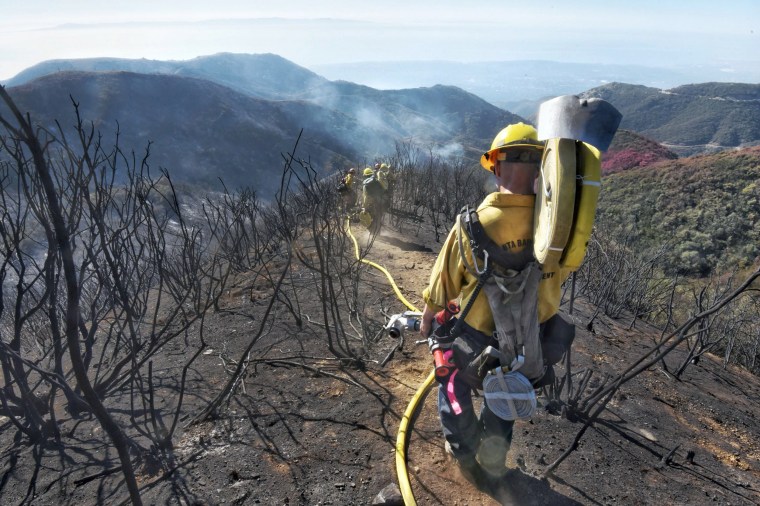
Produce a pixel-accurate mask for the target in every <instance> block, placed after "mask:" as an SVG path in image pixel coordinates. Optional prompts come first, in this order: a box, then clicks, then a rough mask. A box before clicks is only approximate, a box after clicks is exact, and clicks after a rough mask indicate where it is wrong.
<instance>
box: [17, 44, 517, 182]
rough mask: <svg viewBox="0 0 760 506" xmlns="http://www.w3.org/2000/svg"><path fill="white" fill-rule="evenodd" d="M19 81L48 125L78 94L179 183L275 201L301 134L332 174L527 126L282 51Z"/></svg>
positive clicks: (53, 66)
mask: <svg viewBox="0 0 760 506" xmlns="http://www.w3.org/2000/svg"><path fill="white" fill-rule="evenodd" d="M75 68H84V69H85V70H84V71H81V70H72V69H75ZM119 68H125V69H128V70H129V71H121V70H117V69H119ZM61 69H65V71H62V70H61ZM135 71H139V73H137V72H135ZM13 83H16V85H15V86H12V87H10V88H9V92H10V94H11V96H12V97H13V98H14V99H15V100H16V101H17V102H18V104H19V105H20V106H21V107H22V109H23V110H25V111H30V112H31V114H32V118H33V120H34V121H35V122H37V123H39V124H41V125H43V126H46V127H48V128H52V127H54V126H55V120H59V121H60V122H61V124H63V125H71V124H73V108H72V105H71V99H70V98H69V96H71V97H73V98H74V99H75V100H76V101H77V102H78V103H79V104H80V108H81V114H82V117H83V118H84V119H86V120H91V121H93V122H94V124H95V126H96V127H97V128H98V129H99V130H100V131H101V132H102V133H103V134H106V135H113V133H114V132H115V131H116V125H117V122H118V125H119V130H120V144H121V146H122V148H123V149H124V148H126V149H127V150H135V151H137V152H138V154H139V152H140V151H141V150H143V149H144V147H145V146H146V145H147V143H148V142H149V141H150V142H153V146H152V149H151V153H152V154H151V158H150V160H149V161H150V162H151V164H152V165H158V166H161V167H165V168H167V169H169V171H170V173H171V174H173V175H175V177H178V178H179V179H180V180H184V181H187V182H193V183H203V184H209V183H216V184H218V179H219V178H221V179H223V180H224V182H225V183H226V184H228V185H229V186H231V187H238V186H242V185H250V186H252V187H255V188H257V189H259V190H260V192H261V194H262V195H267V196H269V195H271V194H272V193H273V192H274V190H276V188H277V187H278V185H279V179H278V177H273V175H279V173H280V170H281V167H282V163H283V159H282V154H283V153H287V152H289V151H290V150H291V149H292V147H293V144H294V143H295V140H296V138H297V137H298V135H299V132H300V131H301V129H303V136H302V138H301V143H300V145H299V149H298V152H297V153H296V156H298V157H301V158H304V159H308V160H309V161H310V163H311V164H312V165H313V167H314V168H315V169H316V170H317V171H318V172H319V173H322V174H327V173H330V172H333V171H335V170H336V169H340V170H343V169H345V168H347V167H348V166H349V165H353V166H357V165H364V164H370V163H374V161H375V160H376V159H379V158H381V157H384V156H388V155H389V154H392V152H393V151H394V149H395V145H396V142H398V141H403V140H414V141H416V142H419V143H421V144H424V145H429V146H430V148H431V149H432V150H434V151H435V150H436V149H443V150H445V151H446V152H447V153H450V152H452V151H453V152H459V153H461V154H465V153H470V152H471V153H480V152H481V151H482V150H483V147H484V146H486V145H488V144H490V141H491V139H492V136H493V133H494V132H496V131H498V130H499V129H500V128H502V127H503V126H504V125H505V124H507V123H511V122H514V121H524V120H523V119H522V118H520V117H518V116H516V115H514V114H511V113H509V112H507V111H504V110H502V109H499V108H497V107H495V106H493V105H491V104H489V103H487V102H486V101H484V100H482V99H481V98H479V97H476V96H475V95H472V94H470V93H467V92H465V91H463V90H461V89H459V88H455V87H451V86H434V87H431V88H418V89H411V90H395V91H380V90H375V89H373V88H368V87H366V86H360V85H356V84H353V83H348V82H341V81H338V82H332V81H328V80H326V79H324V78H321V77H320V76H318V75H316V74H314V73H313V72H311V71H309V70H307V69H304V68H303V67H299V66H298V65H295V64H293V63H291V62H289V61H287V60H285V59H283V58H280V57H278V56H275V55H229V54H221V55H217V56H212V57H204V58H198V59H195V60H191V61H190V62H151V61H147V60H116V59H93V60H71V61H59V62H47V63H43V64H40V65H38V66H35V67H34V68H32V69H29V70H28V71H26V72H23V73H22V74H20V75H19V76H17V77H16V78H14V80H13ZM107 138H108V137H106V139H107Z"/></svg>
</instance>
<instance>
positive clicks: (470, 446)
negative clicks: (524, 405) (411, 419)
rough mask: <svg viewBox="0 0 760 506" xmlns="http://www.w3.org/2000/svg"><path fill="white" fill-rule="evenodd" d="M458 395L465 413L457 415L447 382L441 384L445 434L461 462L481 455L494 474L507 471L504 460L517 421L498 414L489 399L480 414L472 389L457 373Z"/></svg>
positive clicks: (442, 417)
mask: <svg viewBox="0 0 760 506" xmlns="http://www.w3.org/2000/svg"><path fill="white" fill-rule="evenodd" d="M453 383H454V396H455V397H456V400H457V402H458V403H459V407H460V408H461V412H460V413H459V414H457V413H456V412H455V410H454V408H453V407H452V403H451V401H450V400H449V395H448V393H447V385H445V384H442V385H439V386H438V414H439V416H440V419H441V427H442V428H443V435H444V437H445V438H446V441H448V443H449V445H450V446H451V451H452V453H453V454H454V457H456V458H457V460H459V461H460V462H463V463H466V462H472V461H473V459H475V457H476V456H477V460H478V461H479V462H480V464H481V466H482V467H483V468H484V469H486V470H487V471H489V472H491V473H492V474H500V473H503V472H504V461H505V460H506V456H507V451H508V450H509V446H510V444H511V443H512V427H513V425H514V422H512V421H507V420H502V419H501V418H499V417H498V416H496V415H495V414H494V413H493V412H492V411H491V410H490V409H488V406H487V405H486V403H485V402H483V407H482V408H481V410H480V416H479V417H478V416H476V414H475V408H474V406H473V403H472V393H473V392H472V389H471V388H470V386H469V385H467V384H466V383H465V382H464V381H460V380H459V379H458V378H457V376H455V377H454V379H453Z"/></svg>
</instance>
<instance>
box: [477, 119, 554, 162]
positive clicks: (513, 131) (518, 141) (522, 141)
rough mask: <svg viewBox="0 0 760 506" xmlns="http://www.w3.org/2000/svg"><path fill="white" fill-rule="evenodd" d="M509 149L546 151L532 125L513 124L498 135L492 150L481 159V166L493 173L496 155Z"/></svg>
mask: <svg viewBox="0 0 760 506" xmlns="http://www.w3.org/2000/svg"><path fill="white" fill-rule="evenodd" d="M507 148H533V149H538V150H543V149H544V143H543V142H541V141H539V140H538V133H537V132H536V129H535V128H533V127H532V126H531V125H526V124H525V123H522V122H520V123H513V124H512V125H507V126H506V127H504V128H503V129H502V130H501V132H499V133H498V134H496V137H494V138H493V142H492V143H491V149H489V150H488V151H486V152H485V153H483V156H481V157H480V165H482V166H483V168H484V169H486V170H490V171H491V172H493V166H494V164H495V163H496V154H497V153H498V152H499V151H500V150H502V149H507Z"/></svg>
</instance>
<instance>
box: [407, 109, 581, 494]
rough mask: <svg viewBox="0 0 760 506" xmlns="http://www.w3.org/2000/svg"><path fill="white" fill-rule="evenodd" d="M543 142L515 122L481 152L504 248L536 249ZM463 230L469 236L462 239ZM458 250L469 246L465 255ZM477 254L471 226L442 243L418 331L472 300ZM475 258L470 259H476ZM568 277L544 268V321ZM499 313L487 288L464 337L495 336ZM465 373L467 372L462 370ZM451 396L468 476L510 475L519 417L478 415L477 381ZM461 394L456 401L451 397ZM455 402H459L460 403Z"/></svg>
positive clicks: (454, 440) (447, 401) (489, 227)
mask: <svg viewBox="0 0 760 506" xmlns="http://www.w3.org/2000/svg"><path fill="white" fill-rule="evenodd" d="M542 151H543V144H542V143H541V142H539V141H538V140H537V134H536V130H535V129H534V128H533V127H532V126H530V125H526V124H523V123H517V124H513V125H509V126H507V127H506V128H504V129H503V130H502V131H500V132H499V134H497V136H496V138H495V139H494V141H493V143H492V145H491V149H490V150H489V151H487V152H486V153H484V154H483V156H482V157H481V165H482V166H483V167H484V168H485V169H486V170H489V171H491V172H493V173H494V175H495V177H496V183H497V185H498V187H499V191H498V192H495V193H491V194H489V195H488V196H486V198H485V199H484V200H483V202H482V203H481V204H480V206H479V207H478V209H477V212H478V217H479V220H480V223H481V224H482V225H483V227H484V229H485V232H486V234H487V235H488V236H489V237H490V238H491V239H492V240H493V241H494V242H495V243H496V244H498V245H499V246H501V247H502V248H503V249H505V250H508V251H510V252H515V253H517V252H520V251H522V250H525V249H531V250H532V248H533V212H534V204H535V190H534V186H535V181H536V177H537V175H538V171H539V168H540V164H541V155H542ZM460 234H461V235H462V236H463V237H460ZM460 247H461V248H462V249H463V252H462V254H460ZM463 256H464V257H465V258H468V259H472V256H471V250H470V245H469V240H468V238H467V237H466V231H464V230H462V229H461V227H459V226H456V225H455V226H454V227H453V229H452V230H451V232H450V233H449V235H448V238H447V239H446V242H445V243H444V245H443V247H442V249H441V251H440V253H439V255H438V258H437V260H436V262H435V265H434V266H433V270H432V272H431V274H430V283H429V285H428V287H427V288H426V289H425V290H424V292H423V298H424V300H425V309H424V311H423V316H422V323H421V328H420V333H421V334H422V335H423V336H425V337H427V336H428V335H430V332H431V330H432V322H433V318H434V315H435V313H436V312H438V311H439V310H441V309H442V308H443V307H444V306H445V305H446V303H447V301H450V300H454V299H456V298H458V297H461V300H462V303H463V304H464V303H466V302H467V301H469V296H470V295H471V294H472V293H473V291H474V290H475V287H476V285H477V283H478V278H477V277H476V276H475V275H474V274H473V273H471V272H469V270H468V269H467V267H466V266H465V265H464V263H463V260H462V257H463ZM470 261H471V260H470ZM568 275H569V272H563V271H561V270H560V268H559V266H557V265H544V266H543V273H542V278H541V281H540V283H539V289H538V290H539V301H538V315H539V320H540V321H541V322H544V321H546V320H547V319H549V318H550V317H551V316H553V315H554V314H555V313H557V311H558V309H559V304H560V298H561V285H562V283H563V282H564V280H565V279H566V278H567V276H568ZM494 328H495V325H494V318H493V314H492V313H491V308H490V306H489V304H488V300H487V298H486V295H485V293H483V292H480V293H478V295H477V297H476V299H475V301H474V303H473V305H472V307H471V308H470V310H469V312H468V313H467V315H466V317H465V319H464V334H465V335H466V336H467V338H468V339H470V340H472V342H473V345H474V346H482V347H483V348H485V346H488V345H489V344H492V342H493V341H494V338H493V332H494ZM460 376H461V375H460ZM453 388H454V390H455V392H454V395H453V397H452V396H451V395H449V394H448V392H447V391H446V386H445V385H440V386H439V395H438V409H439V416H440V419H441V425H442V428H443V433H444V436H445V438H446V446H447V449H448V450H449V451H450V453H451V454H452V455H453V456H454V457H455V458H456V459H457V462H458V463H459V465H460V468H461V470H462V472H463V474H465V476H467V477H468V478H470V479H472V480H473V481H476V482H477V481H478V480H479V479H484V478H488V477H490V478H493V477H497V478H498V477H499V476H500V475H502V474H503V473H504V472H505V470H506V469H505V466H504V462H505V457H506V453H507V451H508V450H509V446H510V444H511V440H512V426H513V423H514V422H513V421H507V420H503V419H501V418H499V417H497V416H496V415H495V414H494V413H493V412H491V411H490V409H489V408H488V406H487V405H486V403H483V408H482V410H481V413H480V416H477V415H476V414H475V411H474V408H473V405H472V398H471V395H472V386H471V385H469V384H466V383H464V382H463V381H462V380H459V379H458V377H456V378H454V382H453ZM453 399H456V402H452V400H453ZM454 404H456V406H454Z"/></svg>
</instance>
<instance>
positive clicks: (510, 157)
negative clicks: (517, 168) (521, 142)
mask: <svg viewBox="0 0 760 506" xmlns="http://www.w3.org/2000/svg"><path fill="white" fill-rule="evenodd" d="M542 154H543V153H542V152H541V151H538V150H535V149H507V150H504V151H499V153H498V154H497V155H496V160H497V161H499V162H508V163H541V156H542Z"/></svg>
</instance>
